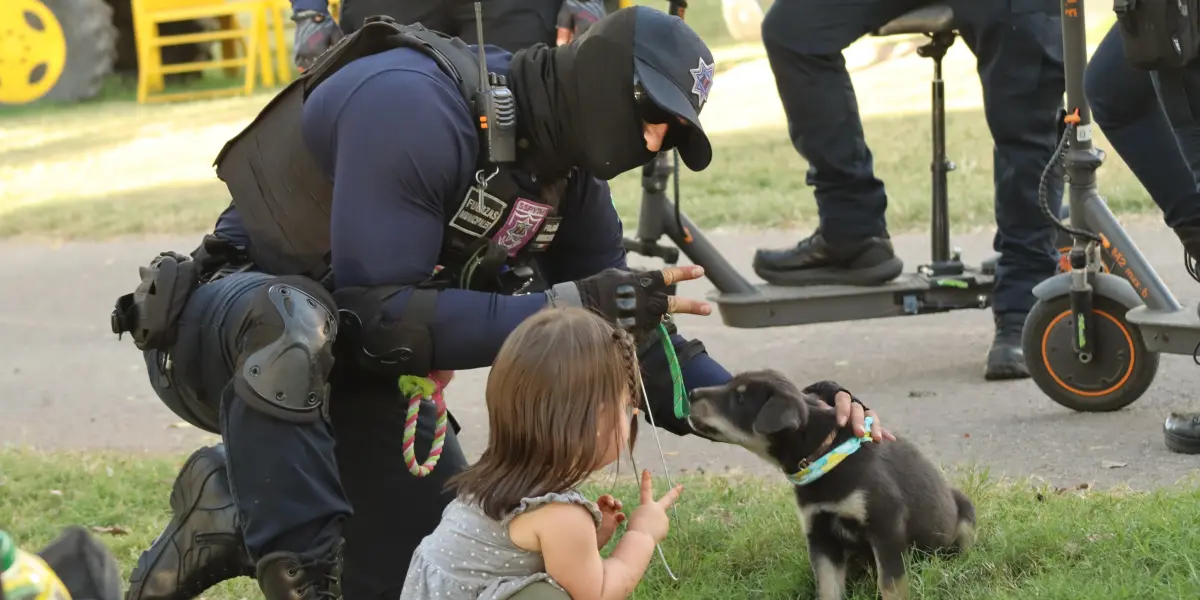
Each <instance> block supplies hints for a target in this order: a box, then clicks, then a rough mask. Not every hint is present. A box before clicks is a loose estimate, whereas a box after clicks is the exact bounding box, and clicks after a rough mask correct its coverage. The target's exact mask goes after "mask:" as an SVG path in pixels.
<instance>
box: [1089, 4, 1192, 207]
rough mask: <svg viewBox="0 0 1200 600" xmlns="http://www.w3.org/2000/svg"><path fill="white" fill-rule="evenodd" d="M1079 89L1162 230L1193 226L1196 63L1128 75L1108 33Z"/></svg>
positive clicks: (1114, 36)
mask: <svg viewBox="0 0 1200 600" xmlns="http://www.w3.org/2000/svg"><path fill="white" fill-rule="evenodd" d="M1084 90H1085V93H1086V94H1087V98H1088V103H1089V104H1090V105H1091V107H1092V117H1093V119H1094V120H1095V122H1096V124H1097V125H1099V126H1100V129H1101V130H1103V131H1104V135H1105V137H1107V138H1108V141H1109V143H1110V144H1112V146H1113V149H1114V150H1116V151H1117V154H1119V155H1121V158H1122V159H1124V161H1125V164H1127V165H1129V169H1130V170H1131V171H1133V174H1134V175H1135V176H1136V177H1137V178H1138V181H1139V182H1141V184H1142V186H1143V187H1145V188H1146V191H1147V192H1148V193H1149V194H1150V197H1151V198H1152V199H1153V200H1154V203H1155V204H1157V205H1158V207H1159V208H1161V209H1162V211H1163V218H1164V219H1165V220H1166V222H1167V225H1168V226H1170V227H1179V226H1181V225H1192V226H1196V225H1200V187H1198V186H1197V174H1200V62H1194V63H1192V64H1191V65H1188V66H1187V67H1184V68H1182V69H1172V70H1169V71H1142V70H1139V69H1134V68H1133V67H1131V66H1129V63H1128V62H1127V61H1126V60H1125V55H1124V50H1123V48H1122V42H1121V34H1120V33H1119V32H1118V31H1117V29H1116V28H1115V27H1114V28H1112V29H1110V30H1109V31H1108V35H1106V36H1104V40H1103V41H1101V42H1100V46H1099V47H1097V48H1096V52H1095V54H1093V55H1092V58H1091V62H1090V63H1089V64H1088V68H1087V74H1086V78H1085V79H1084Z"/></svg>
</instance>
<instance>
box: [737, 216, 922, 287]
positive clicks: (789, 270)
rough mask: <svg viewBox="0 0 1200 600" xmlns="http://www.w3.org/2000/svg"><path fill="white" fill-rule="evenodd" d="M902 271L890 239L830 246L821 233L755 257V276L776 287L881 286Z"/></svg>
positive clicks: (872, 239) (763, 252) (883, 238)
mask: <svg viewBox="0 0 1200 600" xmlns="http://www.w3.org/2000/svg"><path fill="white" fill-rule="evenodd" d="M902 271H904V262H903V261H901V260H900V259H899V258H896V252H895V251H894V250H893V249H892V241H891V240H890V239H888V238H887V237H886V236H885V237H871V238H867V239H865V240H861V241H857V242H846V243H842V242H838V243H830V242H826V241H825V238H824V236H822V235H821V230H819V229H818V230H817V231H816V232H815V233H813V234H812V235H810V236H808V237H807V238H804V239H803V240H800V243H798V244H796V245H795V246H793V247H791V248H784V249H781V250H758V251H757V252H755V253H754V272H755V273H757V274H758V276H759V277H762V278H763V280H764V281H766V282H767V283H771V284H774V285H796V286H800V285H880V284H883V283H887V282H889V281H891V280H893V279H895V278H896V277H898V276H899V275H900V273H901V272H902Z"/></svg>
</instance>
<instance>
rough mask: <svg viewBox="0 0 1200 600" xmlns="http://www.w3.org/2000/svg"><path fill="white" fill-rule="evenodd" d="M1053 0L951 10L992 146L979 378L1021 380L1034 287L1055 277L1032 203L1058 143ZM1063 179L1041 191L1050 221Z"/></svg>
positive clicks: (1048, 238) (1047, 230) (1057, 23)
mask: <svg viewBox="0 0 1200 600" xmlns="http://www.w3.org/2000/svg"><path fill="white" fill-rule="evenodd" d="M1059 10H1060V8H1059V4H1058V2H1057V0H1013V1H1012V2H1011V3H1007V2H1005V3H995V2H988V3H979V2H974V1H973V0H963V1H962V2H960V3H958V5H956V6H955V11H956V13H957V14H958V15H959V18H960V20H961V22H962V23H963V26H962V28H961V33H962V37H963V41H965V42H966V43H967V45H968V46H969V47H970V48H971V51H972V52H973V53H974V54H975V56H976V58H977V60H978V72H979V78H980V81H981V82H982V84H983V100H984V112H985V114H986V117H987V123H988V128H989V129H990V130H991V133H992V139H993V141H994V143H995V146H994V150H993V160H994V165H993V171H994V179H995V186H996V188H995V189H996V192H995V194H996V195H995V210H996V229H997V231H996V236H995V239H994V241H993V248H994V249H995V250H996V251H997V252H999V253H1000V260H999V262H998V263H997V265H996V284H995V288H994V292H993V304H992V311H993V315H994V319H995V327H996V334H995V338H994V340H993V341H992V346H991V349H990V350H989V351H988V356H987V368H986V370H985V372H984V377H985V378H986V379H989V380H996V379H1017V378H1024V377H1028V376H1029V371H1028V370H1027V369H1026V368H1025V357H1024V353H1023V352H1022V351H1021V331H1022V329H1023V328H1024V325H1025V316H1026V315H1027V314H1028V313H1029V310H1030V309H1031V308H1032V307H1033V304H1034V301H1035V298H1034V296H1033V287H1034V286H1035V285H1037V284H1038V283H1041V282H1042V280H1044V279H1046V278H1047V277H1050V276H1051V275H1054V273H1055V272H1056V269H1057V264H1058V249H1057V247H1056V244H1055V241H1056V237H1057V233H1056V232H1057V230H1056V229H1055V227H1054V224H1053V223H1051V222H1050V220H1049V219H1048V218H1047V217H1046V215H1045V213H1044V212H1043V211H1042V209H1041V204H1040V202H1039V199H1038V186H1039V183H1040V181H1041V178H1042V172H1043V171H1044V170H1045V168H1046V165H1047V164H1048V163H1049V162H1050V161H1051V159H1052V158H1053V155H1054V148H1055V147H1056V146H1057V145H1058V140H1059V131H1060V129H1059V123H1060V120H1061V115H1062V112H1061V111H1062V98H1063V93H1064V91H1065V88H1066V81H1065V76H1064V73H1063V59H1062V53H1063V45H1062V26H1061V16H1060V14H1059ZM1062 191H1063V184H1062V178H1061V177H1057V176H1052V177H1051V179H1050V181H1049V182H1048V184H1047V203H1048V204H1049V206H1050V211H1051V213H1052V214H1059V209H1060V207H1061V206H1062Z"/></svg>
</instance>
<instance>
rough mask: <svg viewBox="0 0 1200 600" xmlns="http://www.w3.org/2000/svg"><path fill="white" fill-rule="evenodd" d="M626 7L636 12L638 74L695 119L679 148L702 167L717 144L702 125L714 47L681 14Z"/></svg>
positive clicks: (655, 96)
mask: <svg viewBox="0 0 1200 600" xmlns="http://www.w3.org/2000/svg"><path fill="white" fill-rule="evenodd" d="M627 10H636V11H637V15H636V19H635V21H634V28H633V72H634V75H635V76H636V77H637V79H638V81H640V82H641V84H642V89H644V90H646V94H647V95H648V96H650V99H651V100H653V101H654V103H655V104H656V105H658V106H659V107H660V108H662V109H663V110H665V111H667V112H669V113H672V114H674V115H675V116H677V117H680V118H682V119H683V120H685V121H687V122H688V123H689V124H691V128H690V129H689V130H688V132H687V134H686V135H684V136H683V137H682V138H680V139H679V141H678V143H677V144H676V146H675V147H676V148H678V150H679V157H680V158H682V159H683V162H684V164H686V165H687V167H688V168H689V169H691V170H693V171H703V170H704V169H705V168H706V167H708V164H709V163H710V162H712V144H710V143H709V141H708V135H707V134H705V133H704V129H703V128H701V127H700V110H701V109H702V108H704V105H705V103H707V102H708V94H709V92H710V91H712V85H713V57H712V52H710V51H709V49H708V46H707V45H705V43H704V41H703V40H701V39H700V36H699V35H696V32H695V31H692V28H691V27H688V25H687V24H686V23H684V22H683V19H680V18H679V17H674V16H671V15H668V14H667V13H665V12H662V11H660V10H657V9H653V8H650V7H646V6H638V7H631V8H630V9H627Z"/></svg>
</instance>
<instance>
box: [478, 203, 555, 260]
mask: <svg viewBox="0 0 1200 600" xmlns="http://www.w3.org/2000/svg"><path fill="white" fill-rule="evenodd" d="M549 214H550V205H549V204H539V203H537V202H534V201H532V200H526V199H525V198H517V201H516V203H514V204H513V209H512V212H510V213H508V220H507V221H505V222H504V226H503V227H501V228H500V231H497V232H496V235H495V236H493V237H492V239H493V240H495V242H496V243H497V244H499V245H500V247H501V248H504V249H505V250H507V251H508V255H509V256H516V255H517V252H520V251H521V248H524V247H525V244H528V243H529V240H531V239H533V236H534V234H536V233H537V232H538V228H539V227H540V226H541V225H542V221H544V220H545V219H546V216H547V215H549Z"/></svg>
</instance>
